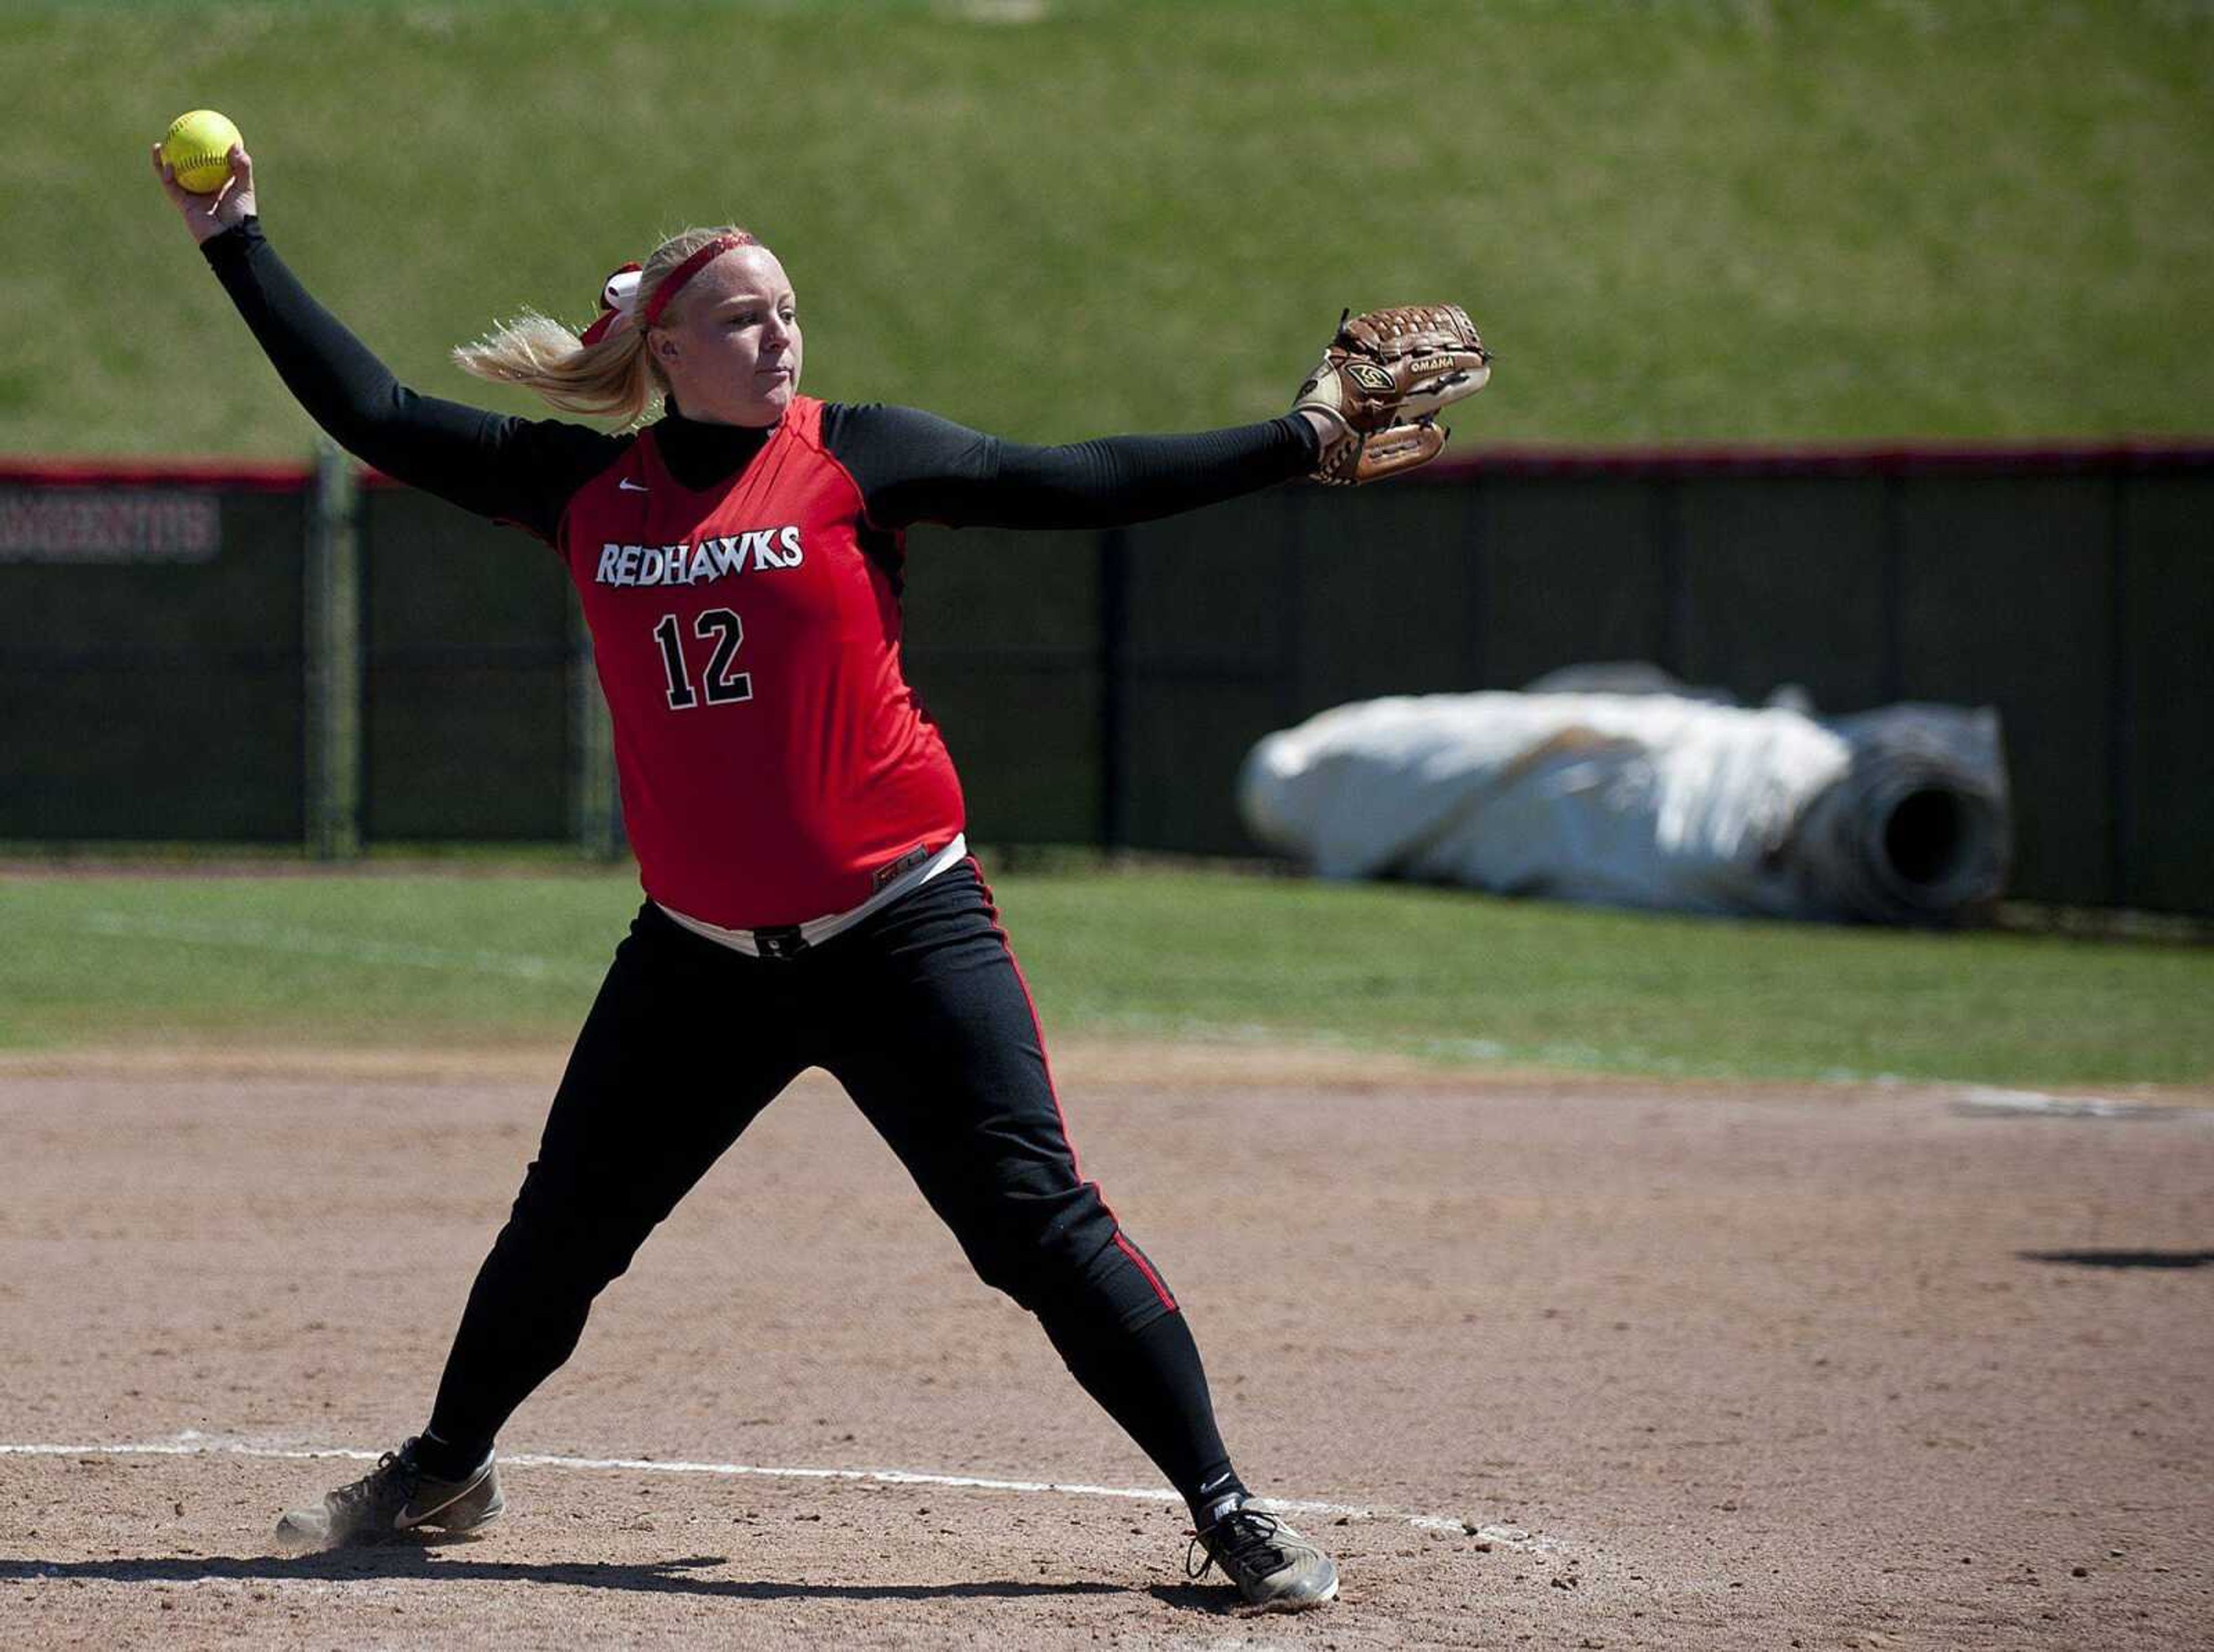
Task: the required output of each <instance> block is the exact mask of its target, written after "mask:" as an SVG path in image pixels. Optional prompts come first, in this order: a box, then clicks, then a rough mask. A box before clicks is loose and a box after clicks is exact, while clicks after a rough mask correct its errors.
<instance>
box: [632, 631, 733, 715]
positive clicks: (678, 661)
mask: <svg viewBox="0 0 2214 1652" xmlns="http://www.w3.org/2000/svg"><path fill="white" fill-rule="evenodd" d="M692 634H693V635H694V637H699V638H700V640H701V641H702V642H706V641H710V640H712V641H713V643H714V644H715V648H714V651H713V653H712V654H710V655H708V656H707V669H706V673H705V674H703V675H702V677H701V678H700V687H699V688H696V689H695V688H694V686H692V674H691V673H690V672H689V671H688V670H687V669H686V668H685V665H684V646H683V628H682V626H680V625H678V624H677V622H676V615H675V614H673V613H665V614H664V615H662V616H661V622H660V624H658V625H656V626H654V628H653V640H654V641H655V642H657V643H660V644H661V665H662V668H663V669H664V671H666V672H667V673H668V674H669V709H670V710H672V711H685V710H690V709H691V708H692V707H693V706H695V705H697V704H700V691H701V690H703V689H704V690H705V691H706V696H707V704H710V705H728V704H731V703H732V702H733V701H736V700H749V699H751V698H753V697H754V680H753V674H752V673H751V672H746V671H733V670H731V657H732V656H733V655H736V654H737V651H738V644H739V643H743V642H744V641H745V640H746V628H745V625H744V623H743V621H742V620H740V619H739V618H738V617H737V615H736V614H734V613H731V611H730V610H729V609H728V608H710V609H708V610H707V611H706V613H702V614H701V615H700V617H699V618H698V619H694V621H693V622H692Z"/></svg>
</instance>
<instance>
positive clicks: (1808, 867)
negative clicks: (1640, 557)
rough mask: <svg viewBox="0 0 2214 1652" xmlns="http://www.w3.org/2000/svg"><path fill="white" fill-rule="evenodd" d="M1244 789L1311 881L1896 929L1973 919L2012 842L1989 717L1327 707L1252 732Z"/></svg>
mask: <svg viewBox="0 0 2214 1652" xmlns="http://www.w3.org/2000/svg"><path fill="white" fill-rule="evenodd" d="M1612 669H1613V670H1615V671H1617V672H1619V671H1620V670H1621V668H1612ZM1648 670H1649V668H1648ZM1238 807H1239V812H1240V814H1242V815H1243V817H1244V819H1245V825H1246V828H1247V830H1248V831H1249V832H1251V833H1252V834H1253V836H1254V838H1256V839H1257V841H1259V842H1261V843H1263V844H1266V845H1268V846H1269V847H1270V848H1272V849H1274V850H1278V851H1279V852H1281V853H1284V854H1287V855H1289V856H1293V857H1294V858H1297V859H1300V860H1302V861H1305V862H1306V863H1309V864H1310V865H1311V866H1312V868H1313V869H1314V870H1315V871H1317V872H1318V873H1319V874H1320V875H1323V876H1325V877H1337V878H1354V877H1395V878H1406V879H1412V880H1416V881H1424V882H1449V883H1459V884H1465V885H1467V886H1470V887H1475V888H1479V889H1488V890H1492V891H1495V892H1497V893H1504V894H1524V895H1544V896H1550V897H1553V898H1556V899H1564V900H1575V901H1590V902H1597V903H1603V904H1606V905H1624V906H1644V907H1657V908H1671V909H1675V910H1680V911H1696V912H1714V913H1740V914H1746V915H1757V916H1765V917H1813V918H1840V919H1862V920H1866V921H1869V922H1875V923H1887V924H1956V923H1960V922H1965V921H1973V920H1975V919H1977V918H1979V917H1982V916H1984V915H1985V913H1986V912H1987V911H1988V909H1989V908H1990V906H1991V903H1992V902H1993V901H1995V900H1996V899H1997V897H1998V895H1999V893H2000V891H2001V889H2002V888H2003V886H2004V882H2005V877H2006V869H2007V863H2008V859H2009V845H2010V842H2011V832H2010V820H2009V808H2008V801H2007V787H2006V773H2005V766H2004V760H2003V755H2002V752H2001V746H2000V734H1999V723H1998V716H1997V713H1996V712H1995V711H1992V710H1989V709H1987V708H1985V709H1976V710H1966V709H1960V708H1954V707H1948V706H1936V705H1900V706H1894V707H1891V708H1888V709H1887V710H1880V711H1871V712H1867V713H1863V714H1861V715H1859V716H1850V717H1841V718H1834V719H1822V718H1817V717H1815V716H1811V715H1809V714H1808V713H1807V712H1806V711H1804V710H1799V709H1796V708H1795V706H1793V705H1788V704H1777V705H1771V706H1766V707H1760V708H1753V707H1746V706H1739V705H1734V704H1717V703H1716V698H1715V696H1714V694H1713V692H1712V691H1685V692H1631V693H1594V692H1529V693H1519V694H1518V693H1511V692H1485V693H1477V694H1428V695H1422V696H1402V697H1396V698H1386V699H1378V700H1367V701H1362V702H1361V703H1358V704H1352V705H1343V706H1338V707H1336V708H1335V709H1333V710H1328V711H1324V712H1322V713H1321V714H1319V715H1318V716H1314V717H1311V718H1309V719H1308V720H1307V721H1306V722H1304V723H1301V724H1300V726H1299V727H1298V728H1289V729H1286V730H1283V731H1281V732H1280V733H1277V734H1273V735H1269V736H1267V737H1266V738H1265V739H1263V741H1261V742H1260V743H1259V744H1258V745H1257V746H1256V747H1254V748H1253V750H1252V752H1251V754H1250V755H1249V756H1248V757H1247V759H1246V760H1245V766H1244V768H1243V770H1242V771H1241V772H1240V775H1239V777H1238Z"/></svg>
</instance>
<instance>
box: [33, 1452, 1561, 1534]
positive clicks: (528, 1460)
mask: <svg viewBox="0 0 2214 1652" xmlns="http://www.w3.org/2000/svg"><path fill="white" fill-rule="evenodd" d="M209 1454H224V1455H228V1456H232V1457H265V1458H278V1459H283V1460H289V1461H308V1460H315V1459H328V1458H337V1459H339V1460H342V1461H348V1462H358V1463H373V1462H375V1461H376V1460H377V1458H378V1457H379V1456H381V1455H382V1453H380V1452H374V1451H360V1450H356V1449H354V1448H351V1447H346V1446H279V1445H272V1444H264V1443H262V1442H257V1441H252V1440H238V1439H232V1438H228V1437H226V1436H221V1435H210V1434H200V1433H199V1432H197V1431H194V1430H193V1429H187V1430H186V1431H185V1432H184V1433H182V1434H180V1435H179V1436H177V1437H176V1438H175V1439H174V1440H142V1441H134V1442H129V1443H125V1444H110V1443H98V1444H87V1445H59V1444H52V1445H48V1444H34V1443H28V1442H27V1443H10V1442H5V1441H0V1457H197V1456H202V1455H209ZM500 1461H502V1462H503V1463H510V1464H512V1465H514V1466H516V1467H518V1468H563V1469H584V1470H608V1469H615V1470H621V1471H622V1472H627V1473H635V1474H712V1475H719V1476H721V1477H723V1478H732V1479H735V1478H742V1477H754V1478H764V1479H781V1480H848V1481H859V1482H863V1483H865V1484H873V1485H937V1486H945V1487H948V1488H950V1489H953V1490H965V1491H1013V1492H1029V1493H1042V1492H1049V1493H1056V1494H1058V1495H1061V1496H1063V1497H1119V1498H1122V1499H1125V1500H1127V1501H1129V1502H1133V1503H1171V1504H1176V1503H1182V1502H1183V1497H1180V1496H1179V1495H1177V1493H1176V1492H1174V1491H1171V1490H1169V1489H1168V1488H1167V1487H1166V1486H1158V1487H1154V1486H1122V1485H1084V1484H1078V1483H1076V1482H1073V1481H1068V1480H998V1479H990V1478H986V1477H984V1476H982V1475H976V1474H933V1473H927V1472H923V1471H921V1470H919V1469H908V1468H810V1467H791V1466H771V1465H768V1464H764V1463H688V1462H675V1461H670V1460H665V1459H657V1458H650V1457H559V1456H553V1455H549V1454H545V1453H542V1452H504V1453H502V1454H501V1455H500ZM1260 1502H1261V1503H1262V1505H1263V1507H1264V1508H1268V1509H1280V1510H1281V1511H1283V1512H1284V1513H1286V1514H1295V1515H1330V1516H1331V1517H1333V1518H1336V1517H1337V1516H1340V1515H1342V1516H1344V1517H1345V1518H1347V1519H1349V1520H1372V1521H1383V1522H1385V1523H1387V1524H1393V1525H1401V1526H1412V1527H1417V1528H1419V1529H1420V1530H1422V1531H1426V1532H1458V1533H1461V1534H1463V1535H1464V1536H1468V1537H1477V1538H1482V1539H1484V1540H1486V1541H1487V1542H1489V1543H1492V1544H1495V1545H1499V1546H1501V1547H1503V1548H1509V1549H1520V1550H1524V1551H1528V1552H1531V1553H1533V1554H1534V1553H1543V1552H1545V1551H1550V1550H1553V1549H1557V1548H1558V1547H1559V1546H1560V1545H1559V1544H1558V1543H1557V1541H1556V1540H1555V1539H1551V1538H1549V1537H1544V1536H1541V1535H1539V1534H1538V1533H1534V1532H1526V1531H1524V1530H1523V1529H1522V1528H1521V1527H1517V1526H1495V1525H1482V1524H1478V1523H1477V1522H1474V1521H1467V1520H1464V1519H1462V1518H1461V1517H1460V1516H1459V1515H1417V1514H1409V1513H1407V1512H1406V1511H1405V1510H1404V1509H1373V1508H1368V1507H1365V1506H1363V1505H1361V1504H1359V1503H1318V1502H1315V1501H1314V1500H1312V1499H1311V1498H1306V1497H1263V1498H1262V1499H1260Z"/></svg>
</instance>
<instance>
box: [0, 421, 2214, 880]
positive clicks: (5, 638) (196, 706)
mask: <svg viewBox="0 0 2214 1652" xmlns="http://www.w3.org/2000/svg"><path fill="white" fill-rule="evenodd" d="M907 606H908V666H909V674H910V675H911V676H912V678H913V680H914V682H915V684H916V686H917V687H918V689H919V690H920V692H921V693H922V695H923V697H924V698H925V700H926V702H927V704H929V705H930V706H931V708H932V710H933V713H934V714H935V715H936V716H938V717H939V720H940V722H942V723H943V725H944V727H945V730H946V734H947V738H948V741H949V743H950V744H951V747H952V748H953V751H954V754H955V757H956V759H957V761H958V762H959V764H960V765H961V769H962V772H963V778H964V780H965V782H966V783H967V785H968V789H969V802H970V821H971V832H972V834H973V835H974V836H976V838H979V839H981V840H983V841H988V842H998V843H1024V842H1029V843H1073V844H1107V845H1116V846H1128V847H1135V848H1147V849H1160V850H1185V851H1193V852H1199V853H1250V852H1251V850H1252V845H1251V843H1250V842H1249V841H1248V840H1247V839H1246V838H1245V834H1244V833H1243V832H1242V831H1241V829H1240V828H1239V826H1238V821H1237V818H1236V814H1235V812H1234V808H1233V805H1232V780H1233V778H1234V776H1235V774H1236V771H1237V768H1238V763H1239V762H1240V760H1241V759H1243V758H1244V756H1245V752H1246V751H1247V749H1248V748H1249V747H1251V744H1252V743H1253V741H1255V740H1257V739H1258V738H1259V737H1260V736H1261V735H1263V734H1266V733H1268V732H1269V730H1271V729H1274V728H1281V727H1284V726H1286V725H1287V724H1288V723H1291V722H1296V721H1298V720H1299V719H1300V718H1303V717H1305V716H1308V715H1310V714H1311V713H1312V712H1314V711H1317V710H1321V709H1323V708H1324V707H1326V706H1330V705H1334V704H1340V703H1342V702H1344V701H1347V700H1351V699H1358V698H1368V697H1371V696H1374V695H1379V694H1388V693H1422V692H1459V691H1467V690H1471V689H1476V688H1487V687H1501V688H1512V687H1520V686H1523V685H1525V684H1526V683H1527V682H1529V681H1530V680H1532V679H1533V678H1535V677H1537V676H1538V675H1540V674H1543V673H1544V672H1547V671H1550V670H1552V669H1554V668H1557V667H1560V666H1563V665H1570V664H1576V663H1581V662H1586V661H1601V660H1648V661H1654V662H1655V663H1657V664H1660V665H1661V666H1663V667H1665V668H1667V669H1668V670H1670V671H1672V672H1673V673H1674V674H1677V675H1678V676H1679V677H1682V678H1684V679H1685V680H1689V681H1691V682H1695V683H1701V684H1716V685H1721V686H1726V687H1728V688H1730V689H1732V690H1734V691H1735V692H1737V693H1739V694H1740V695H1741V696H1743V697H1745V698H1748V699H1759V698H1765V697H1766V696H1767V695H1768V694H1769V693H1770V692H1771V691H1772V690H1773V689H1775V688H1776V687H1777V686H1778V685H1780V684H1783V683H1787V682H1789V683H1796V684H1799V685H1801V686H1804V687H1805V688H1806V689H1807V691H1808V692H1810V693H1811V694H1812V695H1813V698H1814V700H1815V702H1816V704H1817V705H1818V706H1819V707H1820V709H1821V710H1824V711H1826V712H1844V711H1851V710H1862V709H1865V708H1867V707H1869V706H1873V705H1879V704H1891V703H1893V702H1897V701H1899V700H1905V699H1920V700H1934V701H1941V702H1947V703H1954V704H1990V705H1994V706H1996V707H1997V708H1998V710H1999V711H2000V713H2001V714H2002V716H2003V720H2004V723H2005V731H2006V741H2007V751H2008V758H2009V768H2010V771H2011V774H2012V778H2013V783H2014V789H2015V814H2016V835H2017V856H2016V871H2015V879H2014V883H2013V889H2014V893H2017V894H2019V895H2021V896H2024V897H2027V898H2030V899H2042V900H2048V901H2056V902H2064V903H2069V904H2079V905H2117V906H2131V907H2138V908H2144V909H2147V910H2155V911H2181V912H2193V913H2202V914H2203V913H2209V912H2214V855H2210V854H2209V852H2208V851H2209V849H2210V847H2214V733H2211V732H2210V729H2209V711H2210V708H2214V649H2210V648H2209V646H2208V643H2209V631H2210V628H2211V627H2214V446H2205V445H2170V446H2151V445H2142V446H2134V447H2119V448H2117V447H2103V448H2034V449H2033V448H1945V449H1929V448H1916V449H1900V448H1852V449H1827V450H1823V451H1805V450H1758V449H1729V450H1719V449H1716V450H1681V449H1679V450H1667V451H1656V452H1621V451H1617V452H1591V451H1574V450H1563V451H1551V450H1536V449H1520V450H1494V451H1490V452H1487V453H1485V454H1480V455H1476V456H1472V457H1471V458H1467V459H1464V460H1458V461H1449V462H1446V463H1440V464H1439V465H1436V466H1432V467H1431V468H1430V469H1428V470H1427V471H1425V472H1422V473H1420V474H1419V475H1418V476H1416V477H1415V478H1411V479H1406V480H1404V481H1400V482H1396V483H1393V484H1391V485H1389V486H1386V487H1379V488H1370V489H1363V490H1361V491H1358V492H1349V491H1332V490H1324V489H1319V488H1294V489H1283V490H1277V491H1272V492H1269V493H1266V494H1262V495H1258V496H1256V497H1251V498H1249V499H1245V500H1239V501H1235V502H1232V503H1229V504H1226V505H1221V506H1217V507H1214V508H1213V509H1208V510H1204V511H1200V512H1196V513H1194V514H1192V515H1188V516H1184V517H1180V518H1177V519H1174V520H1172V521H1165V522H1159V523H1153V524H1148V525H1146V526H1143V527H1133V528H1128V529H1119V530H1111V531H1107V532H1102V533H1089V532H1087V533H1019V534H1018V533H1000V532H992V531H986V530H974V529H972V530H967V531H963V532H962V533H951V532H948V531H945V530H941V529H932V528H926V529H918V530H916V531H915V532H914V533H913V534H912V535H911V536H910V540H909V566H908V594H907ZM0 729H4V730H5V732H6V753H5V759H4V762H0V838H16V839H24V838H72V839H83V838H235V839H242V840H248V841H279V840H291V841H301V840H306V841H309V842H310V843H312V844H315V845H316V846H318V847H319V848H321V850H323V851H324V852H327V853H344V852H346V851H347V850H350V849H351V848H352V846H354V845H355V844H358V843H360V842H363V841H394V840H422V839H440V838H480V839H549V838H552V839H559V838H572V839H574V840H576V841H578V842H579V843H580V844H586V845H588V846H590V847H593V848H595V849H605V848H609V847H612V846H613V844H614V843H615V825H614V820H613V814H612V790H611V788H612V778H611V765H610V763H609V759H608V752H607V738H606V729H605V724H604V716H603V713H602V712H601V710H599V708H598V706H597V704H596V696H595V694H594V692H593V689H592V685H591V682H590V655H589V650H588V649H587V647H586V646H585V644H584V639H583V638H582V637H581V636H580V635H579V632H578V625H577V623H576V619H575V610H574V604H573V602H572V600H571V599H570V597H569V595H568V593H567V589H566V581H565V580H564V578H563V576H562V573H561V570H560V568H559V566H558V565H557V564H555V562H554V558H553V557H552V556H551V554H550V553H548V552H547V551H546V550H545V548H544V547H543V546H540V545H539V544H538V543H537V542H536V541H535V540H533V539H529V538H528V537H527V536H525V535H523V534H521V533H516V532H513V531H511V530H502V529H496V528H493V527H490V526H488V525H486V524H484V523H481V522H479V521H474V520H473V519H471V518H469V517H467V516H465V515H462V513H461V512H459V511H456V510H455V509H452V508H450V507H449V506H446V505H444V504H442V503H439V502H437V501H436V500H432V499H430V498H428V497H425V496H422V495H419V494H416V493H413V492H412V491H408V490H405V489H401V488H396V487H394V486H392V485H389V484H386V483H383V482H382V481H381V480H378V479H371V480H370V482H369V483H368V484H367V485H361V486H359V487H358V488H357V487H356V486H355V485H353V480H352V478H351V477H350V476H349V475H348V474H347V473H346V472H345V471H344V470H343V469H341V468H340V467H339V466H336V465H334V464H326V465H325V466H322V467H321V470H320V472H319V473H317V472H309V471H307V470H304V469H298V468H292V469H285V468H266V467H265V468H248V469H236V468H227V469H223V470H212V469H195V468H189V467H176V466H169V467H146V466H140V467H135V468H134V467H105V468H100V469H94V468H90V467H69V468H64V467H60V466H51V465H48V466H39V465H23V464H17V465H14V466H0Z"/></svg>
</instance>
